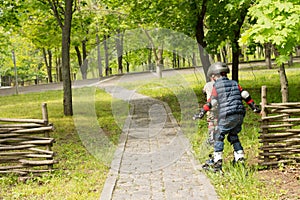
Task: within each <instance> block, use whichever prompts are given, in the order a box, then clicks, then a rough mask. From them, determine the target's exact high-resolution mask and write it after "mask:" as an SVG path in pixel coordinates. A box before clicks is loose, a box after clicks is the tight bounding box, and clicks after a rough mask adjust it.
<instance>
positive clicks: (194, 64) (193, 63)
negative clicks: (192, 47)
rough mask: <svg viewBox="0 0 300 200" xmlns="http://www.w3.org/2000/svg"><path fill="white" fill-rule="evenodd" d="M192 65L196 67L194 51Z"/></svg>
mask: <svg viewBox="0 0 300 200" xmlns="http://www.w3.org/2000/svg"><path fill="white" fill-rule="evenodd" d="M192 65H193V67H196V66H197V61H196V54H195V52H193V57H192Z"/></svg>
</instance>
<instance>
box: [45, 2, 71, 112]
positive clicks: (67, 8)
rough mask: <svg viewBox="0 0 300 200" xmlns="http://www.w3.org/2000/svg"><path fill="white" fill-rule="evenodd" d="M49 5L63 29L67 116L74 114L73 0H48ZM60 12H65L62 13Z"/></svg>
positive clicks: (65, 110)
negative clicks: (71, 49) (71, 62)
mask: <svg viewBox="0 0 300 200" xmlns="http://www.w3.org/2000/svg"><path fill="white" fill-rule="evenodd" d="M48 2H49V5H50V6H51V9H52V11H53V14H54V16H55V17H56V19H57V22H58V24H59V26H60V27H61V29H62V43H61V44H62V77H63V91H64V99H63V105H64V114H65V115H66V116H71V115H73V107H72V85H71V74H70V35H71V22H72V15H73V0H64V1H63V2H58V1H56V0H48ZM60 13H63V15H61V14H60Z"/></svg>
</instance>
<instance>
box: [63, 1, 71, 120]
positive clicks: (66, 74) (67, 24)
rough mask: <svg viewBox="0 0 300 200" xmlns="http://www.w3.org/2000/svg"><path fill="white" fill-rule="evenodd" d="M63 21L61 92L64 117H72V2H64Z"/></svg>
mask: <svg viewBox="0 0 300 200" xmlns="http://www.w3.org/2000/svg"><path fill="white" fill-rule="evenodd" d="M65 3H66V5H65V16H64V17H65V19H64V26H63V28H62V76H63V90H64V100H63V105H64V114H65V115H66V116H72V115H73V107H72V85H71V74H70V35H71V21H72V7H73V0H66V1H65Z"/></svg>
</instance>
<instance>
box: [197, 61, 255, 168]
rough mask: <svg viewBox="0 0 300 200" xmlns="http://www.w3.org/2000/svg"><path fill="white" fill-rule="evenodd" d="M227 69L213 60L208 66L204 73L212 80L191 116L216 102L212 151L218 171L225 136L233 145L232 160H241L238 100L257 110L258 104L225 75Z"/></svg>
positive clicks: (241, 117)
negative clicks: (208, 91)
mask: <svg viewBox="0 0 300 200" xmlns="http://www.w3.org/2000/svg"><path fill="white" fill-rule="evenodd" d="M229 71H230V70H229V68H228V66H227V65H226V64H225V63H222V62H217V63H214V64H212V65H211V66H210V67H209V69H208V72H207V75H208V76H209V77H212V78H213V79H214V80H215V83H214V86H213V90H212V94H211V97H210V98H209V99H208V100H207V102H206V104H205V105H204V106H203V107H202V109H200V112H199V114H196V115H195V116H194V117H193V118H194V119H197V118H198V119H202V118H203V117H204V115H205V113H206V112H208V111H209V110H210V109H211V108H213V107H214V106H215V105H218V108H217V112H218V126H217V131H216V134H215V142H214V154H213V162H214V165H213V167H214V171H222V154H223V150H224V139H225V137H226V136H227V140H228V141H229V142H230V143H231V145H232V146H233V149H234V161H233V162H234V163H236V162H244V150H243V147H242V144H241V142H240V140H239V137H238V133H239V132H240V131H241V130H242V124H243V120H244V117H245V113H246V110H245V107H244V105H243V102H242V100H244V101H245V102H246V103H247V104H248V105H249V106H250V108H251V109H252V110H253V111H254V112H256V113H260V109H259V107H258V106H257V105H256V104H255V103H254V101H253V99H252V98H251V96H250V94H249V93H248V92H247V91H245V90H243V89H242V87H241V86H240V85H239V84H238V83H237V82H236V81H234V80H229V79H228V78H227V74H228V73H229Z"/></svg>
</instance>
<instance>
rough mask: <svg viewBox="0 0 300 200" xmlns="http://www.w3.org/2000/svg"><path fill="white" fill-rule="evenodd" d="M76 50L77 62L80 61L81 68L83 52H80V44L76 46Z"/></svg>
mask: <svg viewBox="0 0 300 200" xmlns="http://www.w3.org/2000/svg"><path fill="white" fill-rule="evenodd" d="M75 51H76V55H77V62H78V65H79V68H81V65H82V57H81V52H80V49H79V46H75Z"/></svg>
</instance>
